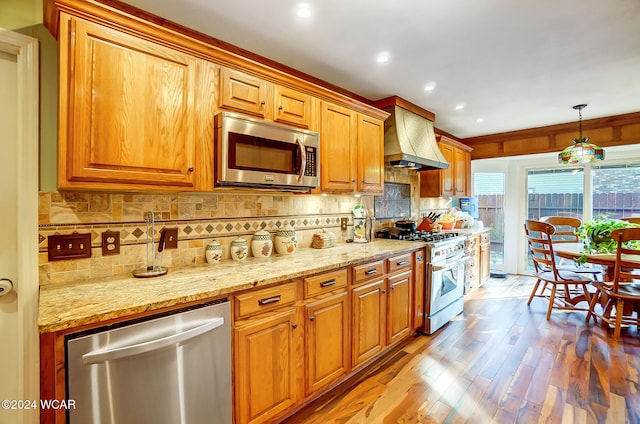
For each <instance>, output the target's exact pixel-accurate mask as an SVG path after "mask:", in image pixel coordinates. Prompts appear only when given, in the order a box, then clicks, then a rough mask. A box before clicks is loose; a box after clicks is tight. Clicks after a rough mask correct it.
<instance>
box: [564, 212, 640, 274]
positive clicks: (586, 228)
mask: <svg viewBox="0 0 640 424" xmlns="http://www.w3.org/2000/svg"><path fill="white" fill-rule="evenodd" d="M620 228H640V225H638V224H632V223H631V222H627V221H622V220H620V219H594V220H592V221H587V222H584V223H583V224H582V225H581V226H580V227H579V228H578V231H577V232H578V237H579V238H580V239H581V240H582V242H583V251H584V253H613V252H615V251H616V247H617V246H618V243H617V242H616V241H614V240H613V239H612V238H611V232H612V231H614V230H618V229H620ZM636 244H637V243H634V246H629V247H632V248H634V249H635V248H638V247H640V246H636ZM575 261H576V262H578V263H585V262H586V261H587V258H586V257H584V256H581V257H580V258H578V259H576V260H575Z"/></svg>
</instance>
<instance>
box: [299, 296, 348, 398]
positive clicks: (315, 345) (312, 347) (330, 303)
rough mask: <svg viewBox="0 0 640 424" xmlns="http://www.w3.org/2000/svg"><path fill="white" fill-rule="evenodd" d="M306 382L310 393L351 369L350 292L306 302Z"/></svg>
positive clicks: (307, 391)
mask: <svg viewBox="0 0 640 424" xmlns="http://www.w3.org/2000/svg"><path fill="white" fill-rule="evenodd" d="M304 310H305V318H306V319H305V326H306V327H305V353H306V371H307V378H306V380H307V385H306V394H307V395H311V394H313V393H315V392H316V391H318V390H319V389H321V388H324V387H326V386H327V385H329V384H330V383H332V382H334V381H335V380H336V379H338V378H339V377H342V376H343V375H345V374H346V373H347V371H348V370H349V302H348V296H347V292H346V291H344V292H342V293H339V294H336V295H333V296H331V297H328V298H326V299H321V300H317V301H315V302H312V303H309V304H307V305H305V307H304Z"/></svg>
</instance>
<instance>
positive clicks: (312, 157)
mask: <svg viewBox="0 0 640 424" xmlns="http://www.w3.org/2000/svg"><path fill="white" fill-rule="evenodd" d="M304 150H305V154H306V156H307V167H306V168H305V170H304V175H305V177H317V176H318V168H317V165H318V164H317V155H316V148H315V147H309V146H305V148H304Z"/></svg>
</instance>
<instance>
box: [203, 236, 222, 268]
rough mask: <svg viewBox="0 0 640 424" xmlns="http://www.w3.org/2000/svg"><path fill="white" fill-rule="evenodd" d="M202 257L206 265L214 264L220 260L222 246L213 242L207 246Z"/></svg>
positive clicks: (215, 241)
mask: <svg viewBox="0 0 640 424" xmlns="http://www.w3.org/2000/svg"><path fill="white" fill-rule="evenodd" d="M204 256H205V258H206V259H207V263H209V264H216V263H218V262H220V259H222V246H221V245H220V243H218V241H217V240H213V241H212V242H211V243H209V244H208V245H207V248H206V249H205V251H204Z"/></svg>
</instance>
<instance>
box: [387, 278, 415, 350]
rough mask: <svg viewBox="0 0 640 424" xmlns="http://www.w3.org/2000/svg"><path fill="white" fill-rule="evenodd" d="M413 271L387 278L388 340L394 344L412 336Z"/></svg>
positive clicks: (389, 343) (388, 343)
mask: <svg viewBox="0 0 640 424" xmlns="http://www.w3.org/2000/svg"><path fill="white" fill-rule="evenodd" d="M411 281H412V280H411V269H410V266H409V269H408V270H407V271H404V272H401V273H399V274H394V275H391V276H389V277H387V287H388V291H387V293H388V295H387V338H386V345H391V344H394V343H396V342H398V341H400V340H402V339H404V338H405V337H407V336H408V335H409V334H411V330H412V328H411V315H412V313H413V308H412V307H411V291H412V289H413V287H412V284H411Z"/></svg>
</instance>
